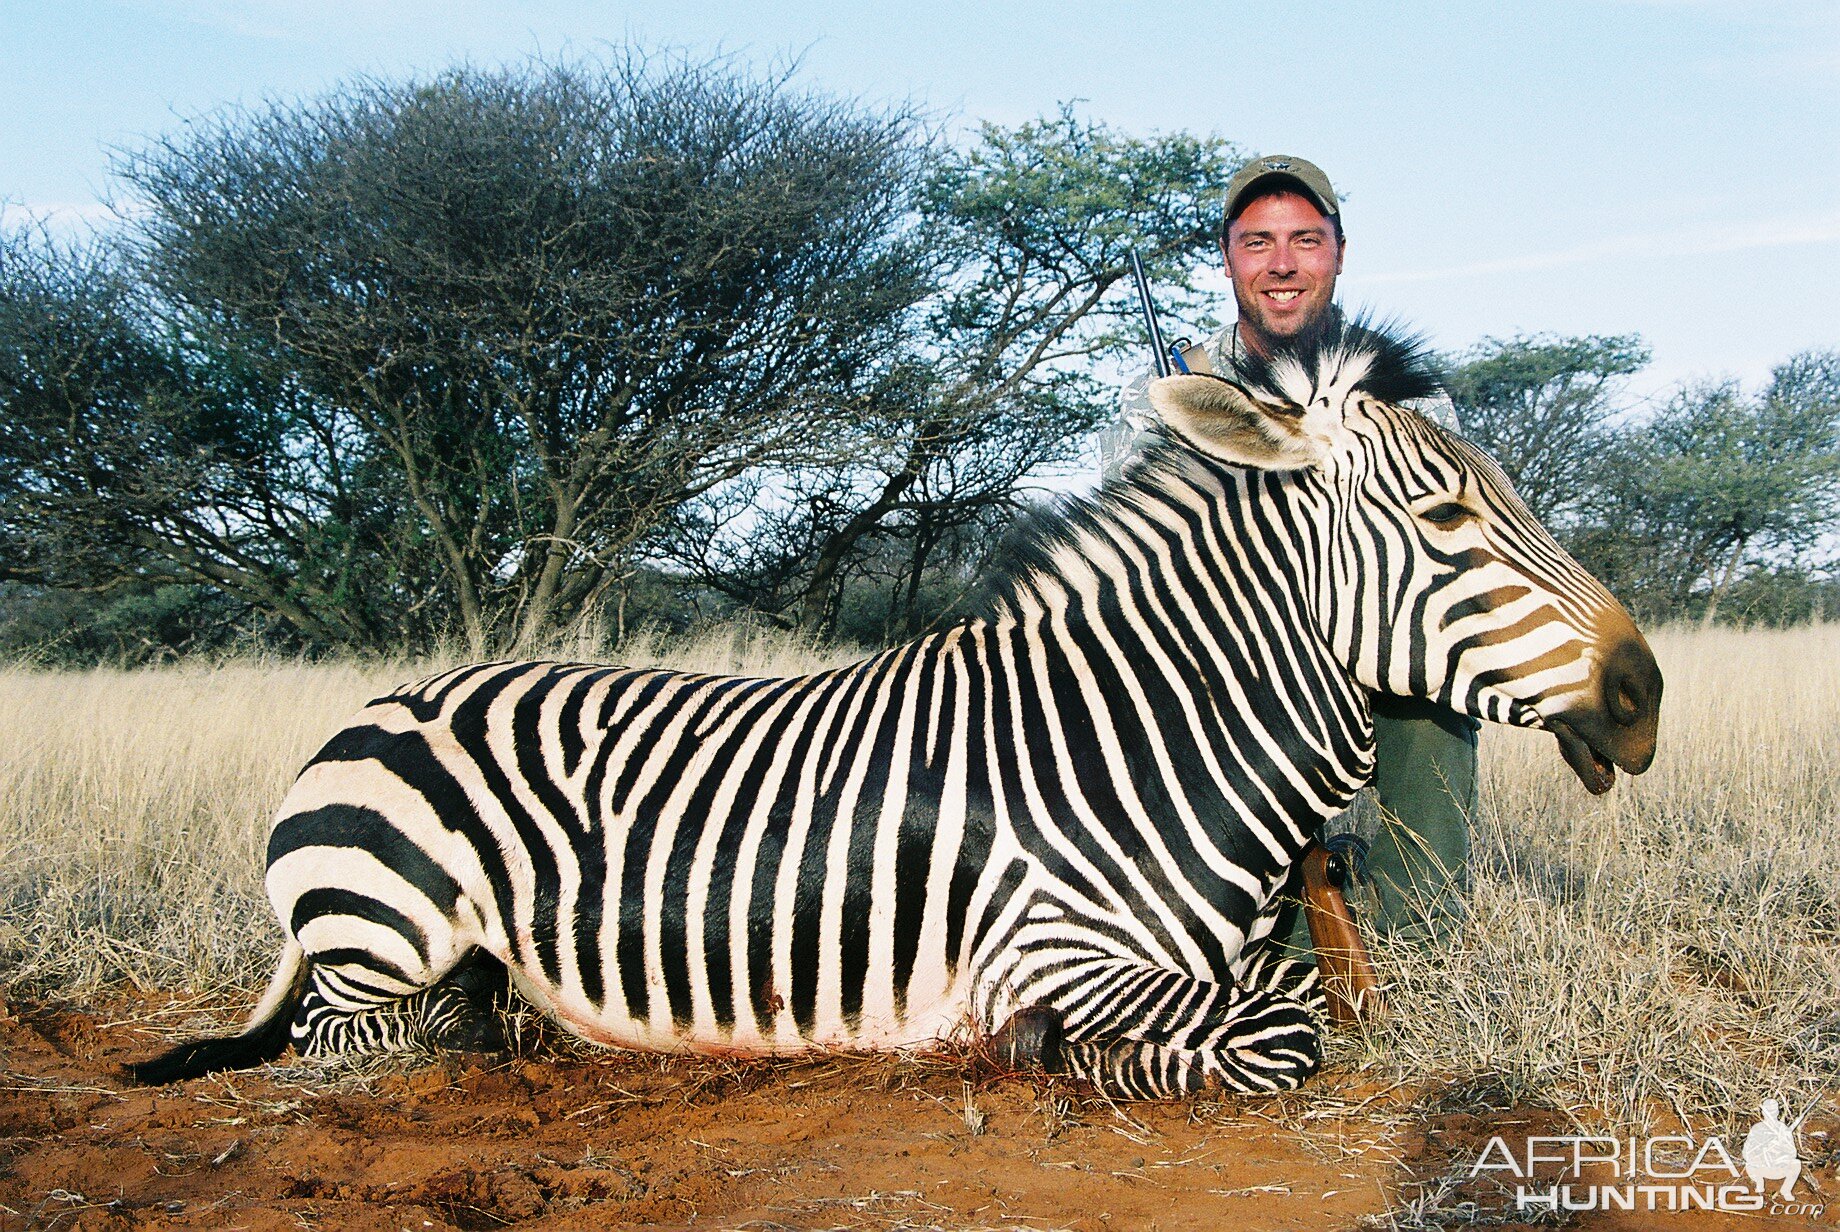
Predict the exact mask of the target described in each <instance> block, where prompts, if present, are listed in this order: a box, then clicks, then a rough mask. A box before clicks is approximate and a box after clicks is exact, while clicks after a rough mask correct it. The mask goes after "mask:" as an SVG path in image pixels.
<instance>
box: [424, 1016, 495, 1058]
mask: <svg viewBox="0 0 1840 1232" xmlns="http://www.w3.org/2000/svg"><path fill="white" fill-rule="evenodd" d="M428 1043H429V1044H430V1045H432V1046H433V1047H435V1048H437V1049H439V1050H440V1051H442V1052H456V1053H462V1054H466V1055H472V1056H487V1057H496V1056H502V1055H503V1054H505V1053H507V1052H510V1051H511V1041H510V1040H509V1039H507V1038H506V1037H505V1028H504V1024H502V1023H501V1022H500V1021H499V1020H498V1016H497V1015H496V1014H473V1015H468V1016H466V1017H464V1018H461V1019H459V1020H458V1021H451V1022H446V1023H442V1024H440V1025H439V1026H436V1027H434V1028H433V1029H431V1030H430V1031H429V1032H428Z"/></svg>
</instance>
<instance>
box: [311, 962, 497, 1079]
mask: <svg viewBox="0 0 1840 1232" xmlns="http://www.w3.org/2000/svg"><path fill="white" fill-rule="evenodd" d="M509 995H510V981H509V978H508V976H507V975H506V972H505V968H504V966H503V964H501V963H499V961H498V960H497V959H495V958H491V957H489V956H487V955H484V954H481V953H478V952H477V951H476V952H475V953H474V954H473V955H471V956H470V957H469V958H468V959H467V960H466V961H464V962H463V963H462V964H461V965H460V966H459V967H457V968H456V969H455V970H454V971H453V972H451V973H450V974H449V975H448V976H447V977H446V978H445V979H443V980H442V981H441V982H440V983H438V984H436V985H434V986H433V987H432V988H425V989H422V990H421V991H419V992H414V993H410V994H408V995H407V996H402V995H397V994H393V993H388V992H384V991H382V990H380V989H376V988H373V987H370V986H368V985H366V984H363V983H360V982H357V981H354V980H353V979H351V978H350V977H349V976H347V975H346V974H345V973H343V972H341V971H339V970H338V969H337V968H325V967H316V968H315V969H314V971H313V976H312V981H311V984H310V986H309V988H308V991H307V996H306V999H305V1000H304V1001H303V1002H302V1004H301V1007H300V1011H299V1012H298V1013H297V1014H296V1015H295V1017H294V1022H293V1027H292V1036H293V1040H294V1045H295V1047H296V1048H297V1049H298V1050H299V1051H300V1052H301V1054H302V1055H304V1056H327V1055H336V1054H348V1055H365V1054H375V1053H388V1052H408V1051H416V1050H423V1049H428V1050H440V1051H445V1052H465V1053H498V1052H503V1051H505V1050H506V1049H507V1047H508V1043H507V1041H506V1038H505V1033H504V1027H503V1025H502V1022H501V1020H500V1017H499V1010H500V1009H502V1008H503V1007H504V1006H505V1004H506V1000H507V998H508V997H509Z"/></svg>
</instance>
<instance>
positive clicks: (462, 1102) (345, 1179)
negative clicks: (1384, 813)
mask: <svg viewBox="0 0 1840 1232" xmlns="http://www.w3.org/2000/svg"><path fill="white" fill-rule="evenodd" d="M156 1009H157V1005H155V1004H153V1003H128V1002H113V1003H110V1004H109V1005H108V1006H106V1007H105V1008H104V1009H102V1010H97V1011H88V1012H85V1011H77V1010H72V1009H68V1008H48V1007H14V1009H13V1010H12V1011H11V1012H8V1011H7V1010H6V1008H5V1006H4V1005H3V1004H0V1069H3V1070H4V1073H0V1228H4V1229H8V1230H10V1229H26V1228H33V1229H38V1228H44V1229H76V1228H83V1229H116V1228H213V1229H216V1228H247V1229H287V1230H289V1232H296V1230H298V1229H303V1228H304V1229H336V1228H357V1229H387V1230H389V1232H397V1230H398V1229H407V1230H408V1232H426V1230H434V1229H455V1228H458V1229H490V1228H500V1227H512V1226H515V1227H519V1228H528V1229H556V1230H560V1229H595V1230H600V1229H613V1228H652V1227H686V1226H694V1227H713V1228H753V1229H762V1230H767V1229H783V1228H870V1229H926V1228H949V1229H961V1228H1003V1229H1024V1228H1027V1229H1050V1228H1071V1229H1082V1230H1095V1232H1096V1230H1099V1229H1152V1228H1154V1229H1164V1230H1167V1232H1175V1230H1177V1229H1216V1228H1230V1229H1247V1230H1258V1229H1277V1228H1332V1229H1348V1228H1357V1227H1367V1228H1389V1227H1394V1226H1414V1219H1413V1217H1412V1210H1413V1208H1414V1206H1415V1205H1416V1206H1418V1207H1420V1208H1424V1207H1426V1205H1427V1197H1428V1195H1433V1194H1437V1193H1439V1192H1440V1191H1444V1196H1443V1197H1442V1199H1441V1200H1440V1201H1438V1202H1435V1203H1431V1204H1430V1209H1429V1211H1428V1218H1429V1221H1430V1222H1432V1223H1433V1224H1434V1225H1435V1226H1449V1225H1451V1224H1454V1223H1458V1222H1465V1220H1463V1219H1462V1217H1461V1208H1459V1206H1458V1204H1459V1203H1460V1202H1462V1201H1463V1200H1465V1199H1466V1198H1470V1199H1474V1200H1476V1201H1478V1202H1480V1203H1481V1206H1480V1212H1481V1213H1482V1214H1483V1215H1484V1216H1489V1215H1493V1216H1494V1218H1495V1219H1500V1218H1501V1215H1500V1214H1499V1212H1501V1210H1502V1203H1501V1195H1500V1193H1499V1191H1498V1190H1492V1189H1490V1188H1489V1187H1487V1186H1481V1185H1472V1186H1470V1187H1468V1188H1465V1189H1461V1190H1458V1191H1455V1192H1449V1191H1448V1190H1449V1186H1448V1185H1442V1186H1441V1185H1440V1182H1439V1178H1442V1177H1450V1176H1455V1177H1457V1178H1459V1179H1461V1178H1462V1177H1463V1176H1464V1175H1465V1174H1466V1173H1467V1165H1468V1163H1470V1162H1471V1161H1473V1160H1474V1159H1475V1158H1476V1156H1477V1153H1478V1151H1479V1150H1480V1148H1481V1145H1482V1144H1484V1143H1486V1141H1487V1139H1488V1136H1489V1135H1490V1134H1494V1133H1504V1134H1511V1135H1515V1136H1520V1135H1524V1134H1528V1133H1538V1132H1542V1131H1544V1132H1563V1127H1562V1122H1561V1119H1560V1118H1559V1117H1557V1116H1556V1115H1555V1114H1551V1113H1527V1112H1517V1113H1483V1114H1480V1115H1478V1114H1477V1113H1475V1112H1473V1111H1463V1110H1458V1111H1442V1110H1440V1108H1449V1107H1453V1106H1454V1107H1458V1108H1459V1109H1461V1108H1463V1107H1465V1106H1467V1107H1470V1108H1474V1107H1475V1106H1476V1103H1475V1101H1474V1100H1472V1099H1468V1098H1466V1097H1465V1096H1464V1093H1463V1092H1461V1091H1451V1092H1445V1093H1444V1094H1443V1095H1442V1096H1441V1097H1440V1096H1437V1095H1428V1094H1426V1093H1422V1092H1410V1091H1405V1090H1400V1089H1390V1090H1375V1089H1373V1088H1371V1087H1368V1088H1363V1087H1362V1086H1361V1085H1360V1084H1359V1083H1358V1081H1357V1080H1355V1079H1353V1078H1351V1077H1349V1076H1347V1075H1337V1074H1335V1073H1330V1074H1328V1075H1325V1076H1324V1077H1322V1078H1319V1079H1318V1080H1317V1081H1316V1083H1315V1084H1314V1085H1313V1087H1312V1089H1311V1091H1310V1092H1308V1093H1306V1094H1304V1095H1300V1096H1292V1097H1286V1098H1282V1099H1270V1100H1253V1099H1227V1100H1199V1101H1191V1102H1173V1103H1159V1104H1133V1105H1130V1106H1127V1107H1117V1108H1114V1107H1113V1106H1111V1105H1110V1104H1108V1103H1107V1102H1106V1101H1105V1100H1103V1099H1099V1098H1097V1097H1095V1096H1093V1095H1092V1094H1090V1093H1089V1092H1085V1091H1083V1090H1080V1089H1077V1088H1075V1087H1073V1086H1070V1085H1069V1084H1067V1083H1066V1082H1064V1081H1059V1080H1051V1079H1048V1078H1044V1077H1027V1076H1012V1077H1001V1076H995V1075H993V1074H991V1073H990V1072H989V1071H988V1070H987V1069H985V1068H982V1067H980V1066H978V1065H977V1064H976V1063H975V1062H973V1061H971V1060H969V1059H966V1058H935V1059H921V1060H901V1059H896V1058H863V1057H820V1058H809V1059H803V1060H795V1061H785V1060H781V1061H757V1062H743V1063H736V1062H723V1061H711V1060H688V1059H665V1058H658V1057H648V1056H637V1055H632V1054H622V1053H606V1054H594V1055H587V1054H584V1053H583V1052H581V1051H580V1050H578V1049H575V1048H573V1047H571V1046H569V1045H567V1044H565V1043H562V1042H559V1041H556V1040H554V1039H550V1038H548V1037H544V1038H540V1039H539V1040H537V1041H536V1042H535V1043H534V1044H533V1045H532V1046H530V1047H528V1048H526V1049H525V1050H524V1052H523V1055H521V1056H520V1057H519V1058H517V1059H514V1060H509V1061H501V1062H497V1063H493V1064H489V1065H482V1064H478V1063H470V1064H466V1065H462V1064H460V1063H457V1062H449V1063H446V1064H442V1063H435V1064H432V1065H429V1064H425V1063H424V1064H421V1065H420V1067H419V1068H418V1067H415V1066H414V1065H413V1064H411V1063H407V1062H404V1063H402V1064H401V1065H398V1066H394V1067H373V1068H371V1069H370V1070H368V1071H364V1072H361V1073H353V1072H349V1071H348V1072H346V1073H345V1074H344V1075H343V1077H340V1076H339V1075H338V1074H337V1073H330V1074H329V1073H328V1071H325V1070H323V1069H319V1070H314V1069H308V1068H305V1067H300V1066H293V1067H289V1066H280V1067H274V1068H269V1069H264V1070H258V1071H252V1072H249V1073H242V1074H234V1075H227V1076H222V1075H220V1076H216V1077H212V1078H205V1079H199V1080H197V1081H194V1082H190V1083H185V1084H181V1085H178V1086H174V1087H168V1088H160V1089H152V1090H149V1089H143V1088H135V1087H132V1086H128V1085H126V1084H124V1083H123V1082H122V1081H121V1079H120V1077H119V1071H118V1070H117V1068H116V1067H117V1066H118V1065H120V1064H121V1063H122V1062H123V1061H126V1060H130V1059H138V1058H142V1057H145V1056H147V1055H148V1054H149V1053H151V1052H153V1051H155V1050H156V1049H157V1048H158V1046H159V1045H160V1043H161V1042H162V1037H161V1036H160V1035H159V1034H156V1032H155V1031H154V1030H153V1028H152V1027H150V1026H148V1025H146V1023H147V1021H148V1019H149V1016H150V1015H151V1014H152V1013H153V1012H154V1011H155V1010H156ZM134 1018H138V1019H139V1021H138V1022H137V1021H130V1019H134ZM176 1021H178V1020H175V1019H173V1018H171V1017H168V1018H166V1019H165V1020H164V1022H165V1030H173V1029H174V1023H175V1022H176ZM367 1075H368V1076H367ZM967 1100H969V1102H970V1104H971V1106H972V1108H973V1110H974V1111H973V1112H972V1113H971V1114H970V1115H969V1116H968V1115H967V1112H966V1104H967ZM1823 1171H1825V1173H1826V1175H1825V1176H1824V1177H1822V1178H1821V1183H1822V1184H1824V1185H1827V1186H1828V1187H1829V1188H1832V1187H1833V1185H1832V1179H1831V1178H1832V1170H1831V1167H1829V1168H1826V1169H1823ZM1832 1205H1833V1204H1832V1203H1831V1202H1830V1207H1831V1206H1832ZM1389 1213H1390V1214H1389ZM1825 1218H1827V1219H1831V1218H1832V1215H1831V1214H1830V1215H1828V1216H1826V1217H1825ZM1493 1221H1494V1220H1491V1222H1493ZM1573 1226H1580V1227H1591V1228H1623V1229H1637V1228H1661V1229H1669V1230H1671V1232H1699V1230H1701V1229H1707V1228H1718V1227H1731V1228H1737V1227H1744V1228H1750V1229H1754V1228H1757V1227H1760V1226H1761V1227H1783V1228H1788V1227H1795V1226H1806V1222H1805V1221H1798V1220H1796V1219H1792V1218H1786V1217H1779V1218H1766V1219H1759V1218H1756V1217H1752V1218H1748V1219H1742V1220H1740V1218H1739V1217H1736V1216H1717V1217H1707V1216H1705V1215H1703V1214H1675V1213H1666V1212H1662V1213H1656V1214H1644V1215H1639V1216H1629V1215H1616V1216H1612V1217H1604V1216H1582V1217H1579V1218H1578V1221H1577V1222H1576V1223H1575V1224H1574V1225H1573ZM1816 1226H1824V1225H1821V1224H1817V1225H1816Z"/></svg>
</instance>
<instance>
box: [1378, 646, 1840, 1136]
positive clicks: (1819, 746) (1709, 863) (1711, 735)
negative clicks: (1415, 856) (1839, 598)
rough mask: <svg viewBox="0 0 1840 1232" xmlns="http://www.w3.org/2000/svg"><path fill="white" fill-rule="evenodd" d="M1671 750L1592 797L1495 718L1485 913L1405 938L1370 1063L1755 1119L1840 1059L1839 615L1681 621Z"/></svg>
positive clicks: (1661, 1110)
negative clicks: (1430, 942) (1716, 625)
mask: <svg viewBox="0 0 1840 1232" xmlns="http://www.w3.org/2000/svg"><path fill="white" fill-rule="evenodd" d="M1653 641H1654V647H1655V651H1656V654H1657V656H1658V657H1659V659H1660V660H1661V664H1662V669H1663V671H1664V673H1665V675H1666V677H1667V695H1666V700H1665V701H1664V703H1663V707H1662V731H1661V748H1660V753H1659V756H1658V757H1657V758H1656V761H1655V765H1654V767H1653V768H1652V769H1651V770H1650V771H1649V773H1648V774H1646V775H1644V776H1643V777H1641V778H1639V779H1629V778H1627V777H1625V778H1624V779H1623V780H1622V781H1621V783H1620V784H1619V786H1618V787H1617V788H1616V790H1615V791H1614V792H1612V793H1611V794H1610V795H1608V796H1606V797H1604V798H1602V799H1600V800H1593V799H1592V798H1590V797H1589V796H1586V795H1585V794H1584V792H1583V791H1582V790H1581V789H1580V788H1579V786H1578V784H1577V781H1576V780H1575V779H1574V778H1573V776H1572V775H1571V773H1570V771H1568V770H1567V769H1566V768H1565V767H1564V765H1563V764H1562V763H1561V762H1560V760H1559V756H1558V752H1557V750H1556V749H1555V748H1554V746H1553V742H1552V739H1551V738H1550V737H1548V736H1544V735H1541V734H1539V733H1535V732H1522V731H1512V730H1506V729H1500V728H1491V729H1489V730H1488V732H1487V733H1486V734H1485V738H1484V743H1483V751H1482V759H1483V770H1484V776H1485V777H1484V788H1483V804H1484V818H1483V821H1482V825H1481V827H1480V833H1479V834H1478V835H1477V848H1476V853H1475V858H1474V864H1473V870H1474V878H1473V886H1472V894H1471V898H1470V910H1469V915H1468V919H1467V920H1466V922H1465V924H1464V926H1463V928H1462V929H1461V931H1460V933H1459V935H1457V936H1456V937H1454V938H1452V939H1451V940H1450V942H1449V943H1448V944H1446V945H1442V946H1439V947H1437V948H1434V949H1432V950H1430V951H1428V952H1412V951H1404V950H1400V949H1397V948H1395V949H1385V948H1383V949H1382V951H1381V954H1380V959H1381V960H1382V962H1383V964H1384V965H1385V966H1386V967H1387V972H1386V974H1387V975H1389V976H1390V977H1391V978H1392V979H1393V980H1394V981H1395V982H1396V985H1397V989H1396V992H1395V994H1394V1001H1395V1004H1397V1005H1400V1006H1402V1007H1411V1009H1412V1012H1411V1013H1400V1014H1395V1015H1393V1016H1392V1017H1391V1018H1390V1019H1389V1020H1388V1021H1387V1022H1386V1023H1385V1024H1384V1025H1383V1026H1382V1027H1380V1028H1379V1029H1378V1030H1377V1032H1376V1034H1375V1036H1374V1038H1373V1039H1372V1040H1371V1041H1368V1045H1367V1046H1366V1047H1365V1048H1363V1049H1361V1050H1359V1053H1360V1057H1361V1059H1362V1060H1364V1061H1366V1062H1368V1063H1371V1064H1375V1065H1380V1066H1387V1067H1395V1068H1397V1069H1398V1070H1400V1071H1403V1072H1404V1073H1405V1074H1406V1075H1409V1076H1412V1077H1415V1078H1424V1077H1429V1076H1437V1075H1443V1076H1446V1077H1447V1078H1448V1079H1452V1080H1455V1081H1457V1082H1459V1083H1461V1082H1477V1083H1481V1084H1483V1085H1487V1086H1489V1087H1492V1088H1494V1089H1495V1090H1496V1091H1497V1092H1499V1094H1500V1095H1501V1096H1502V1097H1504V1098H1507V1099H1513V1100H1532V1101H1537V1102H1544V1103H1548V1104H1551V1105H1553V1106H1556V1107H1560V1108H1565V1109H1568V1110H1575V1111H1577V1112H1578V1113H1579V1115H1580V1117H1581V1119H1583V1120H1586V1121H1601V1120H1602V1119H1604V1118H1607V1119H1608V1120H1609V1121H1610V1122H1612V1123H1615V1124H1618V1125H1622V1126H1630V1127H1634V1126H1640V1125H1643V1124H1645V1123H1649V1124H1652V1123H1653V1121H1654V1119H1655V1118H1656V1117H1657V1116H1660V1117H1664V1118H1671V1119H1677V1120H1680V1121H1685V1122H1689V1123H1694V1124H1697V1125H1701V1126H1704V1125H1708V1124H1714V1125H1717V1126H1719V1127H1720V1128H1726V1129H1730V1128H1732V1127H1734V1126H1739V1125H1744V1126H1747V1125H1748V1124H1749V1123H1750V1122H1751V1121H1753V1120H1754V1119H1755V1116H1756V1110H1757V1108H1758V1106H1759V1104H1760V1102H1761V1100H1762V1099H1763V1097H1764V1096H1765V1095H1771V1094H1774V1095H1777V1096H1781V1097H1786V1099H1787V1100H1788V1102H1789V1105H1790V1107H1792V1108H1793V1109H1794V1110H1795V1111H1796V1112H1797V1113H1799V1112H1800V1110H1801V1109H1802V1108H1803V1107H1804V1106H1805V1105H1806V1104H1808V1103H1809V1102H1810V1101H1811V1100H1813V1099H1815V1098H1816V1097H1817V1096H1818V1095H1820V1094H1821V1093H1822V1091H1823V1090H1824V1089H1826V1088H1827V1086H1828V1084H1831V1083H1833V1082H1834V1081H1835V1076H1836V1075H1837V1074H1840V626H1836V625H1828V626H1825V627H1820V628H1814V629H1798V630H1789V631H1744V632H1739V631H1732V630H1713V631H1710V632H1705V633H1701V632H1699V631H1697V630H1674V629H1669V630H1662V631H1661V632H1660V633H1659V634H1658V635H1657V636H1656V637H1655V638H1654V639H1653Z"/></svg>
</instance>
